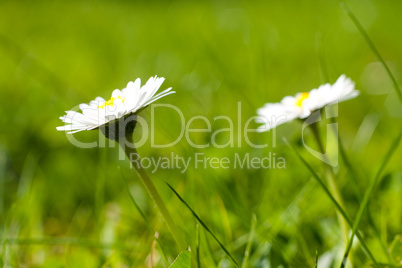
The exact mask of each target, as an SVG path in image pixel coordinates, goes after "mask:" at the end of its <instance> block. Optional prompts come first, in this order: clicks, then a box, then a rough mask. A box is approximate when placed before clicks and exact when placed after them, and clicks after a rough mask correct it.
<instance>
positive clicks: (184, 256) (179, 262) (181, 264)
mask: <svg viewBox="0 0 402 268" xmlns="http://www.w3.org/2000/svg"><path fill="white" fill-rule="evenodd" d="M169 268H191V252H190V251H188V250H186V251H183V252H182V253H180V254H179V256H177V258H176V259H175V260H174V262H173V263H172V265H170V266H169Z"/></svg>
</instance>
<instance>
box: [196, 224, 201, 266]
mask: <svg viewBox="0 0 402 268" xmlns="http://www.w3.org/2000/svg"><path fill="white" fill-rule="evenodd" d="M200 244H201V240H200V225H199V224H198V223H197V225H196V226H195V248H196V256H197V267H198V268H201V260H200Z"/></svg>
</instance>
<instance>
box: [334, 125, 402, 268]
mask: <svg viewBox="0 0 402 268" xmlns="http://www.w3.org/2000/svg"><path fill="white" fill-rule="evenodd" d="M401 137H402V131H401V132H400V133H399V134H398V136H397V137H396V138H395V139H394V140H393V142H392V143H391V146H390V148H389V149H388V151H387V153H386V154H385V156H384V157H383V159H382V161H381V165H380V167H379V169H378V171H377V173H376V174H375V176H374V177H373V179H372V180H371V181H370V184H369V187H368V188H367V191H366V193H365V194H364V197H363V200H362V202H361V204H360V207H359V210H358V211H357V215H356V219H355V221H354V223H353V228H352V236H351V237H350V239H349V242H348V245H347V246H346V250H345V254H344V256H343V260H342V263H341V268H344V267H345V265H346V262H347V258H348V255H349V251H350V249H351V247H352V244H353V238H354V235H355V233H356V231H357V229H358V228H359V224H360V221H361V219H362V216H363V213H364V211H365V210H366V208H367V205H368V201H369V199H370V196H371V194H372V193H373V191H374V188H375V186H376V185H377V183H378V181H379V179H380V176H381V173H382V172H383V170H384V169H385V167H386V165H387V164H388V162H389V161H390V160H391V157H392V155H393V154H394V153H395V151H396V149H397V148H398V145H399V143H400V141H401Z"/></svg>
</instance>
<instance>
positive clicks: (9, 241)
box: [0, 0, 402, 268]
mask: <svg viewBox="0 0 402 268" xmlns="http://www.w3.org/2000/svg"><path fill="white" fill-rule="evenodd" d="M347 4H348V6H349V8H350V10H352V11H353V12H354V13H353V14H354V15H350V17H351V18H352V20H351V19H350V17H349V16H348V13H345V12H344V10H342V7H340V6H339V3H338V2H337V1H292V2H286V3H285V2H270V1H268V2H267V1H259V2H246V1H244V2H242V1H239V2H215V1H210V2H208V1H203V2H196V3H192V2H181V1H173V2H169V3H168V2H153V3H147V2H144V3H133V2H110V3H109V2H102V1H97V2H70V3H68V2H58V1H56V2H52V3H45V2H19V1H2V2H0V13H1V16H0V61H1V65H0V99H1V100H2V105H1V106H0V112H1V114H2V116H1V131H0V196H1V198H0V223H1V224H0V241H1V249H0V261H1V263H2V265H1V266H2V267H20V266H25V267H60V266H62V267H63V266H64V267H84V266H85V267H106V266H110V267H127V266H129V267H147V266H148V264H149V259H150V258H151V256H152V257H153V264H154V266H155V267H168V263H172V262H173V261H174V260H175V259H176V257H177V256H178V255H179V254H180V252H181V251H182V250H181V249H179V248H178V247H177V246H176V245H175V242H174V238H173V237H172V236H171V234H170V233H169V231H168V229H167V227H166V225H165V224H164V222H163V220H162V219H161V217H160V215H159V214H158V211H157V210H156V209H155V207H154V204H153V202H152V200H151V199H150V198H149V197H148V196H147V193H146V190H145V189H144V188H143V186H142V185H141V182H140V180H139V178H138V177H137V176H136V175H134V171H133V170H131V169H130V167H129V163H128V162H126V161H119V160H118V148H117V146H115V147H108V148H92V149H81V148H76V147H74V146H72V145H71V144H70V143H69V142H68V140H67V139H66V137H65V135H64V134H62V133H59V132H56V131H55V127H56V126H59V125H60V120H58V117H59V116H61V115H62V114H63V113H64V111H65V110H68V109H70V108H71V106H73V105H75V104H78V103H83V102H87V101H89V100H91V99H92V98H93V97H94V96H98V95H99V96H103V97H108V96H107V95H108V94H110V91H111V90H113V89H114V88H122V87H123V86H125V84H126V83H127V81H129V80H132V79H135V78H136V77H141V78H142V79H143V81H144V80H145V79H147V78H148V77H150V76H153V75H158V76H163V77H166V81H165V84H166V86H169V87H170V86H172V87H173V89H174V90H175V91H177V94H175V96H174V97H172V98H170V99H169V100H168V101H163V102H164V103H169V104H172V105H175V106H177V107H178V108H180V109H181V110H182V112H183V113H184V115H185V118H186V120H189V119H190V118H191V117H192V116H195V115H202V116H205V117H207V118H210V119H211V120H212V118H213V117H215V116H218V115H226V116H228V117H230V118H233V119H235V118H236V120H237V118H238V114H239V111H238V102H241V112H240V119H241V123H240V125H244V123H245V122H246V121H247V120H248V119H249V118H250V117H251V116H254V115H255V114H256V109H257V108H258V107H261V106H262V105H263V104H264V103H266V102H275V101H279V100H280V99H281V98H282V97H283V96H285V95H293V94H294V93H296V92H301V91H308V90H310V89H312V88H314V87H316V86H317V85H319V84H320V83H322V82H331V83H332V82H334V79H336V78H337V77H338V76H339V75H340V74H342V73H345V74H347V75H348V76H349V77H351V78H352V79H353V80H354V81H356V88H357V89H359V90H361V92H362V94H361V96H359V97H358V98H357V99H355V100H353V101H350V102H345V103H342V104H340V105H339V108H338V109H339V110H338V113H339V115H338V117H337V118H336V122H338V124H339V134H340V141H339V145H340V146H339V149H340V156H339V157H340V158H339V166H338V167H336V168H334V172H335V173H334V174H335V179H336V183H337V185H338V186H339V189H340V192H341V194H342V197H343V199H344V207H343V208H342V207H341V206H339V204H337V202H336V200H335V199H334V198H333V196H332V194H331V192H330V190H328V186H327V185H326V182H325V180H324V176H325V170H324V169H323V167H322V163H321V162H320V161H318V160H317V159H316V158H314V157H312V156H311V155H309V154H308V153H307V152H306V151H305V149H304V147H303V146H302V145H301V142H300V135H301V131H300V129H301V128H300V125H299V124H298V122H292V123H288V124H286V125H283V126H282V127H281V128H278V129H277V131H276V139H274V138H273V134H272V133H264V134H258V133H251V132H250V133H249V137H250V140H252V141H254V142H255V143H260V144H261V143H264V142H268V143H269V144H270V146H269V147H268V148H263V149H258V150H257V149H254V148H252V147H251V146H249V145H247V143H246V142H245V139H244V133H243V132H242V131H237V125H236V126H235V127H236V132H235V133H234V138H235V140H236V143H235V146H234V147H227V148H222V149H219V148H215V147H213V146H209V147H207V148H204V149H196V148H192V147H190V146H189V145H188V143H187V142H186V141H185V140H183V141H181V142H180V143H178V144H177V145H175V146H173V147H170V148H161V149H154V148H152V147H151V144H150V141H148V142H147V143H146V144H145V145H144V146H142V147H141V148H138V151H139V152H140V154H141V155H142V156H155V157H157V156H169V155H170V153H171V152H174V153H175V154H178V155H182V156H185V157H194V154H195V153H204V154H205V155H207V156H219V157H224V156H227V157H229V158H231V160H233V158H234V156H233V155H234V153H239V154H241V155H244V154H246V153H249V154H250V155H252V156H259V157H261V156H264V155H268V154H269V153H270V152H274V153H276V154H277V155H279V156H283V157H285V158H286V164H287V166H286V169H285V170H280V169H213V168H206V169H195V168H194V167H190V168H189V169H188V170H187V171H186V172H185V173H181V172H180V171H178V170H175V169H166V170H157V171H156V172H155V173H153V174H152V173H151V171H148V173H149V175H150V177H151V179H152V181H153V183H154V184H155V185H156V187H157V188H158V191H160V194H161V196H162V199H163V200H164V201H165V202H166V204H167V207H168V210H169V211H170V213H171V214H172V217H173V218H174V221H175V223H176V225H177V226H178V227H179V228H178V229H179V230H180V232H182V235H183V236H184V238H185V240H186V242H187V244H188V245H189V247H190V249H191V255H192V264H193V267H198V266H201V267H215V266H220V267H234V262H231V261H230V259H231V257H232V258H233V259H234V260H236V261H235V262H237V263H238V264H239V266H240V265H241V266H242V267H268V264H269V265H270V267H279V266H280V265H282V266H283V267H315V266H316V265H318V268H322V267H323V266H322V265H323V263H325V259H330V260H331V263H332V265H333V267H335V265H336V267H339V266H340V263H341V261H342V258H343V255H344V254H345V252H346V253H347V254H348V255H349V254H350V255H351V257H352V258H351V261H352V263H353V264H354V267H368V266H369V265H373V263H375V261H376V262H377V263H378V264H379V265H382V264H393V265H397V264H396V263H395V256H394V255H393V254H394V252H395V251H394V250H393V249H394V246H392V245H395V244H396V242H395V241H396V240H394V239H395V237H396V235H398V234H400V233H401V232H402V230H401V226H400V219H401V214H402V204H401V203H400V197H401V192H402V190H401V189H402V183H401V176H402V175H401V174H402V173H401V168H400V163H401V161H402V154H401V148H400V147H398V148H397V147H396V146H395V143H394V144H393V143H392V141H393V140H394V139H395V137H397V135H400V134H399V132H400V126H401V123H402V122H401V117H402V116H399V117H398V116H396V115H398V113H399V112H398V111H402V109H401V106H400V103H399V102H398V101H395V102H393V100H394V99H395V100H399V98H398V96H400V94H399V93H396V92H398V90H399V87H398V84H399V83H400V82H401V81H400V75H399V74H400V70H401V68H402V66H401V62H402V50H401V49H400V47H401V46H400V44H401V42H402V37H401V35H400V14H399V13H398V12H397V11H398V10H401V8H402V3H400V2H398V1H393V2H384V1H377V0H375V1H371V2H366V3H364V4H362V3H361V2H360V1H348V2H347ZM349 14H350V13H349ZM354 18H358V21H359V24H358V25H361V26H358V28H356V25H355V23H356V21H355V23H353V21H354ZM362 33H363V34H362ZM367 42H368V43H367ZM374 44H375V46H374ZM373 48H374V50H373ZM379 52H380V53H381V54H379ZM379 55H380V56H379ZM377 61H380V62H381V63H382V64H383V65H384V66H385V67H386V68H387V71H388V74H391V75H392V74H393V75H392V78H391V79H392V82H393V85H394V87H395V88H394V89H396V90H397V91H396V92H395V90H394V89H392V88H390V89H389V91H388V92H389V94H383V95H380V94H378V95H370V94H368V92H366V91H365V88H364V87H363V84H364V83H363V81H362V79H363V76H362V74H363V72H364V70H365V68H366V67H367V65H368V64H369V63H372V62H377ZM371 76H372V77H373V79H376V77H378V80H380V78H381V77H380V76H381V74H376V73H372V74H371ZM381 79H382V78H381ZM387 79H388V78H387ZM380 81H382V80H380ZM379 91H380V89H379ZM385 91H386V90H385ZM381 92H384V91H382V90H381ZM390 99H391V100H390ZM391 104H392V105H391ZM142 115H143V116H144V117H146V119H147V121H148V122H150V121H151V118H150V111H144V112H143V113H142ZM156 115H157V116H156V117H155V118H154V119H155V131H156V133H155V136H156V141H157V142H160V143H163V142H165V143H168V142H169V141H172V140H174V139H175V137H177V136H178V134H179V132H180V128H181V125H180V124H181V122H180V120H179V118H178V117H177V116H176V114H175V112H174V111H169V110H163V109H162V108H161V109H160V110H156ZM370 115H374V116H377V118H380V119H379V122H378V124H377V125H375V129H374V130H373V134H372V135H371V134H370V137H364V138H367V139H366V140H367V143H365V145H364V146H363V147H359V146H353V145H354V144H356V143H357V142H359V140H360V139H361V138H362V136H360V137H359V136H356V135H357V133H359V129H360V127H361V126H362V122H364V121H365V119H367V120H366V122H369V121H370V120H369V119H370ZM236 124H237V121H236ZM250 126H251V127H252V128H257V127H258V126H257V124H255V123H254V122H253V123H251V124H250ZM198 127H201V128H203V127H205V126H204V125H203V124H199V125H198ZM226 127H228V126H227V125H226V124H225V123H224V122H223V121H219V120H217V121H214V122H213V124H212V128H213V129H214V130H216V129H220V128H226ZM140 130H141V127H140V128H139V129H138V132H137V133H136V134H135V138H139V137H138V135H139V134H138V133H139V132H140ZM325 131H326V129H325V126H324V125H323V126H322V128H321V133H322V135H323V136H325V135H327V134H326V133H325ZM360 133H362V134H365V133H364V132H360ZM367 135H368V134H367ZM77 137H78V138H79V139H80V140H82V141H84V140H87V141H93V140H98V137H99V133H97V131H93V132H87V133H79V134H77ZM282 137H285V138H286V139H287V140H289V143H290V144H291V145H292V146H293V148H294V149H295V150H296V152H297V153H298V154H295V153H294V152H293V151H292V150H291V149H290V148H289V147H288V146H286V144H285V143H284V142H283V141H282ZM398 137H399V136H398ZM191 138H192V139H193V140H194V141H197V142H200V143H202V142H208V141H209V140H210V138H211V136H210V133H198V134H196V135H193V136H191ZM226 138H227V137H225V136H224V135H222V136H221V137H220V140H219V141H220V142H225V139H226ZM273 139H274V140H275V142H276V146H273ZM306 139H307V140H306V141H307V143H308V145H309V146H311V147H314V146H315V145H314V140H313V136H311V135H310V134H308V133H306ZM238 141H240V143H241V144H239V142H238ZM390 144H392V147H391V149H389V146H390ZM108 145H110V146H112V145H111V143H110V144H109V143H108ZM390 150H395V151H393V152H392V153H393V155H392V157H390V158H384V155H386V154H387V152H389V151H390ZM388 155H390V154H388ZM384 159H385V160H384ZM300 160H302V161H300ZM380 163H383V165H382V166H379V165H380ZM376 167H384V168H380V169H376ZM378 170H380V171H381V172H377V171H378ZM376 172H377V173H376ZM122 174H124V175H122ZM128 174H130V175H128ZM122 178H123V179H122ZM369 178H372V180H370V179H369ZM165 182H167V183H168V184H169V185H172V187H173V188H174V189H175V191H176V192H177V193H178V194H179V195H180V197H181V198H183V200H185V202H186V205H188V206H189V207H191V208H192V209H193V210H194V211H196V213H197V215H198V216H199V218H200V219H201V221H202V222H203V223H204V224H205V226H207V227H208V228H209V231H210V232H211V233H212V234H213V235H214V236H215V237H216V238H217V239H218V241H219V243H220V244H219V243H217V242H216V241H215V240H214V238H213V237H212V236H211V233H209V232H208V231H206V230H205V229H204V227H203V226H202V225H200V223H199V222H198V220H197V218H195V217H194V214H192V213H191V211H189V210H188V208H187V207H186V206H185V205H184V204H183V203H182V202H180V200H179V199H178V198H177V196H176V195H175V194H174V193H173V192H172V191H171V190H170V189H169V187H168V186H167V185H166V184H165ZM368 190H369V191H368ZM331 196H332V198H331ZM336 211H340V212H341V213H342V215H343V216H344V218H345V219H346V220H347V222H348V225H349V230H352V229H353V228H354V230H355V231H356V232H355V234H356V236H357V239H355V240H356V241H360V242H358V243H356V242H355V243H353V244H352V243H350V244H349V246H350V247H349V246H348V245H346V244H345V245H343V244H342V243H340V240H341V239H340V237H341V232H340V229H339V224H338V222H337V217H336ZM357 230H359V231H357ZM156 232H157V233H158V234H159V237H158V238H155V233H156ZM351 234H352V232H351V231H350V233H349V238H350V237H351ZM154 241H157V243H158V245H157V246H156V248H155V250H154V251H152V245H153V243H154ZM162 249H163V250H162ZM225 250H226V251H227V252H226V253H225ZM349 250H350V251H349ZM227 253H229V254H227ZM316 256H317V260H316ZM392 262H394V263H392ZM320 264H321V266H320ZM324 268H326V267H324Z"/></svg>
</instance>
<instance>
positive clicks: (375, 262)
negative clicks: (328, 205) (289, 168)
mask: <svg viewBox="0 0 402 268" xmlns="http://www.w3.org/2000/svg"><path fill="white" fill-rule="evenodd" d="M284 141H285V143H286V144H287V145H288V146H289V147H290V148H291V149H292V150H293V151H294V152H295V154H296V155H297V157H298V158H299V159H300V161H302V163H303V164H304V165H305V166H306V167H307V169H308V170H309V171H310V172H311V174H312V175H313V177H314V178H315V179H316V181H317V182H318V183H319V184H320V186H321V187H322V189H323V190H324V192H325V193H326V194H327V196H328V197H329V198H330V199H331V201H332V202H333V203H334V205H335V207H336V208H337V210H338V211H339V213H341V215H342V216H343V217H344V219H345V220H346V222H347V223H348V224H349V226H350V227H351V228H352V227H353V224H352V221H351V220H350V219H349V217H348V216H347V215H346V212H345V211H344V210H343V209H342V207H341V205H339V203H338V202H337V201H336V200H335V198H334V196H333V195H332V194H331V192H330V191H329V189H328V187H327V186H326V185H325V184H324V182H323V181H322V180H321V178H320V177H319V176H318V174H317V173H316V172H315V171H314V169H313V168H312V167H311V166H310V164H309V163H307V161H306V160H305V159H304V158H303V156H302V155H301V154H300V153H299V152H298V151H297V150H296V148H294V147H293V146H292V145H291V144H290V143H289V142H288V141H287V139H286V138H284ZM356 236H357V237H358V238H359V240H360V243H361V245H362V247H363V248H364V250H365V251H366V253H367V254H368V255H369V257H370V259H371V260H372V261H373V264H374V266H375V267H379V266H378V263H377V261H376V260H375V258H374V256H373V254H372V253H371V251H370V250H369V248H368V247H367V245H366V242H364V240H363V237H362V236H361V235H360V233H356Z"/></svg>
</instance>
